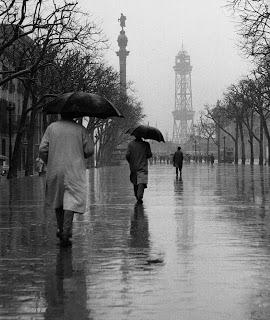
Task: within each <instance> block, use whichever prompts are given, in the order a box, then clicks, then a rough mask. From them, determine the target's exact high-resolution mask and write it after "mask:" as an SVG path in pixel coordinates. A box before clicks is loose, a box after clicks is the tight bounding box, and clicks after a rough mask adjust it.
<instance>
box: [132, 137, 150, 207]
mask: <svg viewBox="0 0 270 320" xmlns="http://www.w3.org/2000/svg"><path fill="white" fill-rule="evenodd" d="M151 157H152V152H151V148H150V144H149V143H148V142H146V141H143V140H142V139H141V138H139V137H136V139H135V140H133V141H131V142H130V143H129V144H128V148H127V153H126V159H127V161H128V163H129V167H130V181H131V182H132V184H133V187H134V195H135V197H136V199H137V204H141V203H143V194H144V189H145V188H147V183H148V160H147V159H149V158H151Z"/></svg>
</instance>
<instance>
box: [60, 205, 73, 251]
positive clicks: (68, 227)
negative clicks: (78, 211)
mask: <svg viewBox="0 0 270 320" xmlns="http://www.w3.org/2000/svg"><path fill="white" fill-rule="evenodd" d="M73 217H74V212H73V211H70V210H65V211H64V223H63V232H62V238H61V245H63V246H70V245H71V241H70V240H69V238H70V237H71V236H72V225H73Z"/></svg>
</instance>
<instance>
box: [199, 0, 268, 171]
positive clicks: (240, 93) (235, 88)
mask: <svg viewBox="0 0 270 320" xmlns="http://www.w3.org/2000/svg"><path fill="white" fill-rule="evenodd" d="M228 8H229V9H231V10H232V11H233V13H234V14H235V15H236V16H237V17H238V21H239V25H238V27H239V29H238V32H239V34H240V36H241V41H240V43H241V49H242V51H243V52H244V53H245V55H246V56H247V58H251V59H252V61H253V63H254V69H253V70H252V71H251V72H250V74H249V75H247V76H246V77H245V78H243V79H241V80H240V81H238V82H237V83H236V84H232V85H231V86H229V87H228V88H227V89H226V91H225V92H224V93H223V97H222V99H221V100H218V101H217V103H216V104H215V105H214V106H209V105H207V106H205V110H204V111H203V112H202V114H201V117H200V121H199V123H198V124H197V125H196V134H197V135H199V136H201V137H204V138H205V139H206V140H207V141H208V142H209V141H210V140H211V141H213V143H215V144H216V145H217V148H218V156H219V157H220V148H221V141H220V132H223V134H225V135H227V136H228V137H230V138H231V141H233V144H234V159H235V163H238V160H239V159H238V158H239V150H238V149H239V148H240V150H241V162H242V164H245V162H246V158H247V156H246V152H247V150H246V149H247V148H246V146H247V144H248V146H249V158H250V163H251V164H253V163H254V157H255V154H254V149H255V144H257V145H258V148H257V149H258V150H259V151H258V157H259V164H260V165H262V164H263V163H264V146H265V144H266V145H267V146H268V150H270V132H269V126H268V125H269V116H270V41H269V40H270V38H269V34H270V12H269V8H268V5H267V2H266V1H265V0H229V1H228ZM264 139H266V141H265V142H264ZM267 162H268V165H270V156H269V155H268V159H267Z"/></svg>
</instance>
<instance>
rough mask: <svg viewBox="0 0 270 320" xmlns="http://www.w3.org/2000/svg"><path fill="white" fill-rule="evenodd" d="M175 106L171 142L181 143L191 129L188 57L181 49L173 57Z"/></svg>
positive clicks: (192, 113)
mask: <svg viewBox="0 0 270 320" xmlns="http://www.w3.org/2000/svg"><path fill="white" fill-rule="evenodd" d="M173 69H174V71H175V106H174V111H173V112H172V114H173V119H174V123H173V142H175V143H183V142H185V141H186V140H187V139H188V135H189V134H190V133H191V130H192V127H193V119H194V113H195V112H194V111H193V109H192V90H191V70H192V66H191V65H190V56H189V55H188V54H187V52H186V51H184V49H183V45H182V50H181V51H179V52H178V54H177V56H176V57H175V65H174V67H173Z"/></svg>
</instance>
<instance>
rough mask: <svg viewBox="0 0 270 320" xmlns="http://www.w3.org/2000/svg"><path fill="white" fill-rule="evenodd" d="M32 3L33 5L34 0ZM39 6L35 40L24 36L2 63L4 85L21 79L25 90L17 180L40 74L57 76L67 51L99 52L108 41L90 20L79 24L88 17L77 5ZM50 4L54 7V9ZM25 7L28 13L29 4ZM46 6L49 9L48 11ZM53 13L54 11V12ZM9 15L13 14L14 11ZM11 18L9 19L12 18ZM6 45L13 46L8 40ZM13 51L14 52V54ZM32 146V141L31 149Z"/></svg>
mask: <svg viewBox="0 0 270 320" xmlns="http://www.w3.org/2000/svg"><path fill="white" fill-rule="evenodd" d="M29 2H31V0H30V1H29ZM15 3H16V1H15ZM38 3H39V6H38V7H36V11H35V12H34V13H33V12H32V11H31V10H30V9H29V10H30V13H32V14H33V15H34V17H33V19H32V20H33V21H34V22H35V23H37V24H38V25H34V26H33V22H32V29H31V30H32V33H31V36H32V38H31V39H30V40H29V38H25V37H23V36H21V37H20V38H19V39H17V40H15V41H13V42H12V44H10V45H9V46H8V47H7V46H6V47H5V50H4V55H3V56H4V58H3V59H2V64H3V66H5V68H4V71H2V73H4V78H3V79H2V81H0V85H1V84H2V85H3V84H4V83H6V82H7V81H11V80H12V79H14V78H18V79H20V80H21V81H22V82H23V84H24V88H25V89H24V101H23V107H22V114H21V117H20V123H19V127H18V132H17V136H16V141H15V145H14V150H13V154H12V159H11V166H10V170H9V174H8V178H11V177H16V175H17V166H18V158H19V153H20V145H21V139H22V137H23V135H24V132H25V128H26V121H27V118H28V113H29V112H30V113H31V112H33V110H34V109H35V106H34V107H30V109H29V108H28V107H29V101H30V102H31V101H32V102H37V101H38V96H35V94H37V92H36V90H35V87H36V83H37V79H38V76H39V73H40V71H41V70H44V69H50V72H53V70H52V68H53V66H54V65H55V60H56V59H57V58H61V57H63V53H65V52H66V48H67V47H70V48H75V47H77V48H81V49H84V50H91V51H92V52H96V51H97V50H99V48H100V46H99V45H100V44H103V43H104V41H105V40H104V39H103V38H102V37H101V30H100V29H98V28H97V27H96V26H95V24H94V23H90V22H88V21H87V20H85V21H83V19H81V21H80V22H79V17H81V18H82V17H85V15H81V14H80V12H79V11H78V10H77V3H76V2H68V1H67V0H65V1H64V0H63V1H58V2H57V4H56V3H55V2H54V1H53V0H52V1H51V0H49V1H45V0H39V1H38ZM48 4H51V6H49V5H48ZM25 5H26V7H25V10H26V9H27V3H26V4H25ZM44 6H46V9H45V7H44ZM12 9H14V8H12ZM49 9H51V11H50V10H49ZM10 10H11V9H10ZM25 12H27V11H25ZM8 13H9V14H10V11H9V12H8ZM30 13H29V12H27V15H26V16H27V17H28V18H29V14H30ZM25 14H26V13H25ZM9 17H10V15H8V18H9ZM24 21H25V23H26V22H27V19H26V18H25V20H24ZM40 26H42V27H40ZM8 29H10V30H11V35H13V33H14V32H15V31H14V30H17V29H16V25H15V26H13V25H11V26H8ZM26 30H27V28H26ZM12 32H13V33H12ZM10 37H11V38H12V39H13V38H14V36H10ZM6 42H7V43H9V41H8V39H7V40H6ZM22 43H23V45H22ZM15 47H16V48H18V50H14V48H15ZM12 48H13V50H11V49H12ZM11 51H12V52H16V55H11V54H10V52H11ZM34 120H35V113H33V114H32V118H31V121H32V122H33V121H34ZM29 128H30V130H31V129H33V127H32V126H29ZM28 136H29V137H31V136H32V135H31V133H29V135H28ZM31 143H32V142H31V141H30V145H31ZM29 148H30V146H29ZM30 158H31V159H32V156H30ZM31 171H32V169H31V170H26V174H29V172H30V173H31Z"/></svg>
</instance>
